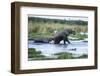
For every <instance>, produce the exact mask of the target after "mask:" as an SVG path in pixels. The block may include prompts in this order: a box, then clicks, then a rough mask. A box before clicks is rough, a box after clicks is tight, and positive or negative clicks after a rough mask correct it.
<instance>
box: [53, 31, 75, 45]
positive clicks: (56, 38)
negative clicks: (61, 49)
mask: <svg viewBox="0 0 100 76" xmlns="http://www.w3.org/2000/svg"><path fill="white" fill-rule="evenodd" d="M70 34H74V35H75V31H73V30H71V29H66V30H64V31H62V32H59V33H57V34H56V35H55V36H54V38H53V41H54V44H59V43H60V41H62V40H63V41H64V44H66V41H67V42H68V43H69V44H70V41H69V40H68V36H69V35H70Z"/></svg>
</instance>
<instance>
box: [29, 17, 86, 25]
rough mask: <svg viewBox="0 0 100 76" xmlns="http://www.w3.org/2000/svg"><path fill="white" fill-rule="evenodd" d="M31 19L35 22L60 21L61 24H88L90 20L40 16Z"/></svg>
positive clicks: (30, 19)
mask: <svg viewBox="0 0 100 76" xmlns="http://www.w3.org/2000/svg"><path fill="white" fill-rule="evenodd" d="M28 20H29V21H35V22H44V23H49V22H53V23H60V24H68V25H73V24H74V25H88V21H83V20H66V19H63V20H62V19H48V18H40V17H29V18H28Z"/></svg>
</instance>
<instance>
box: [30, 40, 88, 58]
mask: <svg viewBox="0 0 100 76" xmlns="http://www.w3.org/2000/svg"><path fill="white" fill-rule="evenodd" d="M70 42H71V44H66V45H64V44H63V42H62V41H61V42H60V44H53V42H52V43H34V41H28V48H35V49H36V50H37V51H41V52H42V54H43V55H45V56H51V55H53V54H55V53H60V52H69V53H73V54H75V55H76V56H79V55H82V54H88V42H84V41H83V40H78V41H70ZM66 43H67V42H66Z"/></svg>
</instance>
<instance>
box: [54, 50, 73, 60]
mask: <svg viewBox="0 0 100 76" xmlns="http://www.w3.org/2000/svg"><path fill="white" fill-rule="evenodd" d="M54 55H56V56H57V59H73V58H74V57H73V54H72V53H68V52H60V53H56V54H54Z"/></svg>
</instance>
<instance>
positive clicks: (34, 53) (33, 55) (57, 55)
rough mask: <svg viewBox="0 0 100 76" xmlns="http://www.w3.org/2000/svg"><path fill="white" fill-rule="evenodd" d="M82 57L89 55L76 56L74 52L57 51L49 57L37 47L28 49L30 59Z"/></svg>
mask: <svg viewBox="0 0 100 76" xmlns="http://www.w3.org/2000/svg"><path fill="white" fill-rule="evenodd" d="M80 58H88V55H86V54H83V55H81V56H78V57H74V55H73V54H72V53H68V52H60V53H55V54H54V55H53V57H48V56H45V55H42V53H41V51H36V49H35V48H29V50H28V60H57V59H80Z"/></svg>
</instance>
